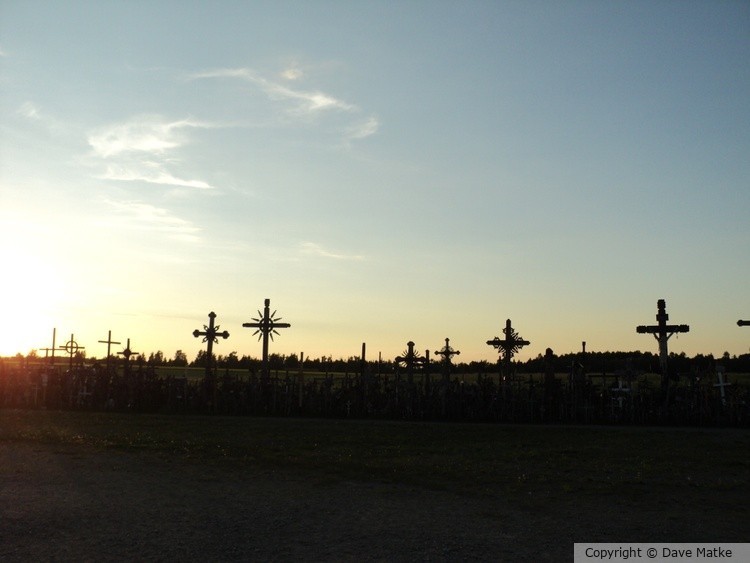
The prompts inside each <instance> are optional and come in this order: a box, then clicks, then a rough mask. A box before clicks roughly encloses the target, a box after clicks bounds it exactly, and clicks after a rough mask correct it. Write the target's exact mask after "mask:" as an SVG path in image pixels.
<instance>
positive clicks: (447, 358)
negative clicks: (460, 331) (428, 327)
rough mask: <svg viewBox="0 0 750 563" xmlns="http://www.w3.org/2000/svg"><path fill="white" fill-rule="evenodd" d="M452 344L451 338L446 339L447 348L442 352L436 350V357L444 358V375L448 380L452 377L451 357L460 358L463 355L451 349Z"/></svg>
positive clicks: (443, 348) (444, 347)
mask: <svg viewBox="0 0 750 563" xmlns="http://www.w3.org/2000/svg"><path fill="white" fill-rule="evenodd" d="M450 342H451V340H450V338H446V339H445V346H443V347H442V348H441V349H440V350H435V355H436V356H443V360H442V364H443V375H444V376H445V379H446V380H447V379H448V377H449V376H450V372H451V357H453V356H458V355H459V354H460V353H461V352H460V351H458V350H454V349H453V348H451V344H450Z"/></svg>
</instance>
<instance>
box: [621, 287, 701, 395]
mask: <svg viewBox="0 0 750 563" xmlns="http://www.w3.org/2000/svg"><path fill="white" fill-rule="evenodd" d="M656 306H657V308H658V311H657V313H656V320H657V322H658V324H656V325H650V326H644V325H641V326H638V327H636V329H635V330H636V332H638V334H653V335H654V338H656V340H657V342H659V364H660V365H661V377H662V386H663V387H666V386H667V385H668V384H669V377H668V373H667V358H668V357H669V353H668V351H667V341H668V340H669V338H670V337H671V336H672V335H673V334H676V333H678V332H689V331H690V327H689V326H688V325H668V324H667V321H668V320H669V315H667V304H666V302H665V301H664V299H659V300H658V301H657V302H656Z"/></svg>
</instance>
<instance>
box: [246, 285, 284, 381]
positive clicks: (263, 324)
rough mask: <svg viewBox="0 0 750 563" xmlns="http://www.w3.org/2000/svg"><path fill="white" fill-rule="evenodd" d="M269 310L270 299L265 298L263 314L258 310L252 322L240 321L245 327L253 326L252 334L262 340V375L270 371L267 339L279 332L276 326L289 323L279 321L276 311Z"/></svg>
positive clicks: (268, 374)
mask: <svg viewBox="0 0 750 563" xmlns="http://www.w3.org/2000/svg"><path fill="white" fill-rule="evenodd" d="M270 311H271V300H270V299H266V300H265V301H264V308H263V314H261V312H260V311H258V316H257V317H253V321H255V322H252V323H242V326H243V327H245V328H254V329H256V331H255V332H254V333H253V336H255V335H256V334H258V335H259V336H258V340H261V339H262V340H263V375H264V377H269V376H270V371H269V369H268V339H269V337H270V339H271V340H273V335H274V334H279V333H278V331H277V330H276V329H277V328H289V327H290V326H292V325H290V324H289V323H280V322H279V321H280V320H281V317H277V316H276V311H274V312H273V313H271V312H270Z"/></svg>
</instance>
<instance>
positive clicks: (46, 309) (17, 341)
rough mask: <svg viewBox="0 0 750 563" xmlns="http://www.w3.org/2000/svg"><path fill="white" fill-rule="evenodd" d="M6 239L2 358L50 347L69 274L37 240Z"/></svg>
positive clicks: (1, 253)
mask: <svg viewBox="0 0 750 563" xmlns="http://www.w3.org/2000/svg"><path fill="white" fill-rule="evenodd" d="M3 240H4V243H3V246H2V247H0V260H1V261H2V262H1V263H2V264H3V277H2V283H1V284H0V291H1V292H2V294H1V295H2V312H3V316H4V319H3V323H2V325H0V356H11V355H15V354H17V353H19V352H20V353H22V354H27V353H28V352H29V351H31V350H32V349H39V348H43V347H45V346H49V345H50V344H51V343H49V342H48V340H49V333H50V331H51V327H53V326H54V322H55V321H54V319H55V317H56V316H57V315H56V310H57V309H58V307H59V306H60V304H61V302H62V299H63V297H64V295H65V294H66V288H67V287H68V283H67V275H66V272H65V268H64V266H62V264H61V263H60V261H59V259H58V258H56V257H54V256H50V253H48V252H46V251H45V250H44V249H41V248H39V247H38V245H37V244H36V242H38V241H35V240H33V239H24V238H22V239H21V240H18V239H16V240H12V239H9V238H8V237H4V239H3Z"/></svg>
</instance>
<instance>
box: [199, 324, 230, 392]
mask: <svg viewBox="0 0 750 563" xmlns="http://www.w3.org/2000/svg"><path fill="white" fill-rule="evenodd" d="M214 319H216V313H214V312H213V311H211V312H210V313H209V314H208V326H206V325H203V331H200V330H198V329H197V328H196V329H195V330H194V331H193V336H195V337H196V338H198V337H199V336H202V337H203V342H207V344H206V378H207V379H208V378H210V377H211V360H212V359H213V350H214V342H216V343H218V342H219V336H221V337H222V338H223V339H225V340H226V339H227V338H229V333H228V332H227V331H226V330H225V331H224V332H219V328H220V327H219V325H216V326H214Z"/></svg>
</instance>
